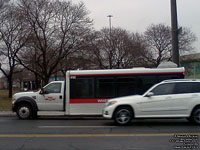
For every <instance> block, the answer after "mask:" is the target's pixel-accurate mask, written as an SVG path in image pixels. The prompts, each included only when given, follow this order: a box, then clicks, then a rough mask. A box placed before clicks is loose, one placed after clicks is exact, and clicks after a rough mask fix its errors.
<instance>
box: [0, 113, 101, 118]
mask: <svg viewBox="0 0 200 150" xmlns="http://www.w3.org/2000/svg"><path fill="white" fill-rule="evenodd" d="M0 117H17V114H16V113H15V112H12V111H0ZM39 117H40V118H58V119H59V118H67V119H72V120H74V119H83V120H84V119H86V120H105V118H103V117H102V116H101V115H92V116H87V115H84V116H80V115H75V116H69V115H66V116H59V115H50V116H43V115H42V116H39Z"/></svg>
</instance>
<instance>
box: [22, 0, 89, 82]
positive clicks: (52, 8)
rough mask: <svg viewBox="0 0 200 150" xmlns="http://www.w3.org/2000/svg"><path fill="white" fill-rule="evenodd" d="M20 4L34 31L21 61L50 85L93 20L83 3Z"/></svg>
mask: <svg viewBox="0 0 200 150" xmlns="http://www.w3.org/2000/svg"><path fill="white" fill-rule="evenodd" d="M19 6H20V9H21V11H23V14H24V18H25V20H24V21H25V22H27V28H28V29H29V30H30V31H31V32H32V40H31V42H29V43H28V44H27V47H26V48H25V49H24V52H23V53H22V54H21V55H20V56H19V60H20V62H21V64H23V66H24V67H26V68H27V69H29V70H30V71H32V72H34V73H35V74H36V75H38V76H39V77H40V78H41V79H42V80H43V81H44V84H47V83H48V81H49V78H50V77H51V75H52V74H54V73H56V72H57V71H58V68H57V67H58V65H59V63H60V62H61V61H62V60H63V59H64V58H66V57H67V56H68V55H69V54H71V53H73V52H75V51H76V50H77V49H79V47H80V45H81V44H82V41H83V40H84V39H83V36H84V35H85V34H87V33H88V32H89V30H90V27H91V23H92V21H91V20H90V19H89V18H88V17H87V15H88V11H87V10H86V8H85V5H84V4H83V3H79V4H77V5H75V4H72V2H71V1H59V0H57V1H48V0H20V4H19ZM33 59H34V60H33ZM31 62H32V63H31Z"/></svg>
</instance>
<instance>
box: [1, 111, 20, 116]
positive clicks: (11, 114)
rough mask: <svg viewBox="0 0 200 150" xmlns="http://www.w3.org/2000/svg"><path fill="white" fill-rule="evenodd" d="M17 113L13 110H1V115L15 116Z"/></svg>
mask: <svg viewBox="0 0 200 150" xmlns="http://www.w3.org/2000/svg"><path fill="white" fill-rule="evenodd" d="M15 116H16V113H14V112H12V111H0V117H15Z"/></svg>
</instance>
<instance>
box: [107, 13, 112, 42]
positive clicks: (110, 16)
mask: <svg viewBox="0 0 200 150" xmlns="http://www.w3.org/2000/svg"><path fill="white" fill-rule="evenodd" d="M107 17H108V18H109V26H110V39H111V28H112V26H111V18H112V17H113V16H112V15H108V16H107Z"/></svg>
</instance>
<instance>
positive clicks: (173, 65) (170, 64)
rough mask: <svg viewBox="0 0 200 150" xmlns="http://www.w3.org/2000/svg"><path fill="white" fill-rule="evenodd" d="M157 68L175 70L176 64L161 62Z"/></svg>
mask: <svg viewBox="0 0 200 150" xmlns="http://www.w3.org/2000/svg"><path fill="white" fill-rule="evenodd" d="M157 68H177V64H175V63H173V62H171V61H168V62H162V63H160V65H158V67H157Z"/></svg>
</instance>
